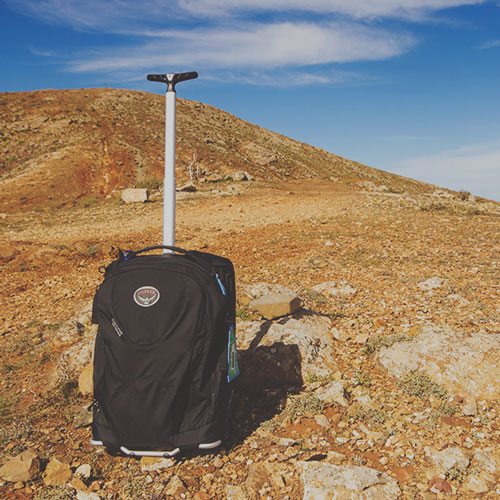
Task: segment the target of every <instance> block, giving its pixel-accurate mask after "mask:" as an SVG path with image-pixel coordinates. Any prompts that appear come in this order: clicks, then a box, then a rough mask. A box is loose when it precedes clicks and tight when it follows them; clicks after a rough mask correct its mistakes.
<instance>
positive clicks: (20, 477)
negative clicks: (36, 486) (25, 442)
mask: <svg viewBox="0 0 500 500" xmlns="http://www.w3.org/2000/svg"><path fill="white" fill-rule="evenodd" d="M39 472H40V460H39V459H38V457H37V454H36V452H35V451H34V450H26V451H23V452H22V453H21V454H20V455H17V456H15V457H14V458H11V459H10V460H9V461H8V462H7V463H5V464H4V465H3V466H2V467H0V478H2V479H3V480H4V481H9V482H13V483H17V482H18V481H23V482H25V481H30V480H32V479H35V478H36V477H37V476H38V474H39Z"/></svg>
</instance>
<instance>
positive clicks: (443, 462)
mask: <svg viewBox="0 0 500 500" xmlns="http://www.w3.org/2000/svg"><path fill="white" fill-rule="evenodd" d="M424 451H425V458H426V459H427V460H428V461H429V462H431V463H432V464H433V465H434V466H435V468H436V471H437V472H438V473H440V474H446V473H447V472H448V471H449V470H450V469H453V468H455V467H456V468H458V469H463V470H465V469H466V468H467V467H468V466H469V459H468V458H467V457H466V456H465V455H464V453H463V451H462V450H461V449H460V448H452V447H450V448H445V449H444V450H442V451H437V450H435V449H434V448H431V447H429V446H426V447H425V449H424Z"/></svg>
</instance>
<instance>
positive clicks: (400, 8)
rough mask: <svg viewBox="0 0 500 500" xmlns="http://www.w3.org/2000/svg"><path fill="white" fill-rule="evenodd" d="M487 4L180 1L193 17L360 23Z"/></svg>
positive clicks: (440, 0) (459, 0) (441, 0)
mask: <svg viewBox="0 0 500 500" xmlns="http://www.w3.org/2000/svg"><path fill="white" fill-rule="evenodd" d="M484 1H487V0H356V1H353V0H309V1H307V2H304V1H303V0H179V5H180V6H181V7H182V8H184V9H185V10H187V11H189V12H190V13H191V14H192V15H200V14H202V15H211V16H220V15H227V14H229V13H232V14H234V13H238V12H245V11H246V12H255V11H284V10H287V11H289V10H295V11H302V12H306V11H307V12H315V13H320V14H342V15H347V16H350V17H354V18H357V19H362V18H376V17H398V18H409V19H416V18H420V17H422V16H423V15H426V14H428V13H429V12H435V11H437V10H442V9H446V8H451V7H457V6H460V5H474V4H479V3H483V2H484Z"/></svg>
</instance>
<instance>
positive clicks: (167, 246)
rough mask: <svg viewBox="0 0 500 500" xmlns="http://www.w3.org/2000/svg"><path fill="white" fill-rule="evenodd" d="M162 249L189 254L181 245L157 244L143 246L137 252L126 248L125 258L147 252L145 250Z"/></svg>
mask: <svg viewBox="0 0 500 500" xmlns="http://www.w3.org/2000/svg"><path fill="white" fill-rule="evenodd" d="M160 249H162V250H171V251H172V253H173V252H177V253H183V254H188V253H189V252H188V251H187V250H184V249H183V248H179V247H172V246H169V245H155V246H152V247H146V248H142V249H141V250H137V251H135V252H134V251H133V250H126V251H125V252H124V258H125V260H129V259H131V258H134V257H136V256H137V255H139V254H140V253H145V252H150V251H151V250H160Z"/></svg>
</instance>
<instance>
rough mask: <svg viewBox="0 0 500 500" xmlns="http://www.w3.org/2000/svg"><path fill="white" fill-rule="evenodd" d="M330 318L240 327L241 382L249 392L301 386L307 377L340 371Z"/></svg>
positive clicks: (245, 323)
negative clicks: (269, 388)
mask: <svg viewBox="0 0 500 500" xmlns="http://www.w3.org/2000/svg"><path fill="white" fill-rule="evenodd" d="M330 328H331V321H330V319H329V318H327V317H324V316H320V315H315V314H310V313H304V315H303V316H301V317H299V318H290V317H286V318H283V319H281V320H279V321H277V322H274V323H271V322H270V321H266V322H263V323H262V322H258V321H242V322H240V323H239V324H238V335H237V336H236V338H237V342H238V349H239V355H240V368H241V374H242V375H241V376H240V377H241V381H240V383H242V384H244V385H246V386H248V389H252V388H258V389H259V390H260V389H262V388H266V387H277V388H279V389H280V390H281V389H282V388H283V387H287V386H301V385H303V383H304V378H306V377H307V376H312V375H314V376H319V377H327V376H330V375H331V374H332V373H335V372H336V371H337V370H338V367H337V365H336V361H335V356H334V352H333V343H334V342H335V341H334V339H333V338H332V335H331V333H330Z"/></svg>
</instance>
